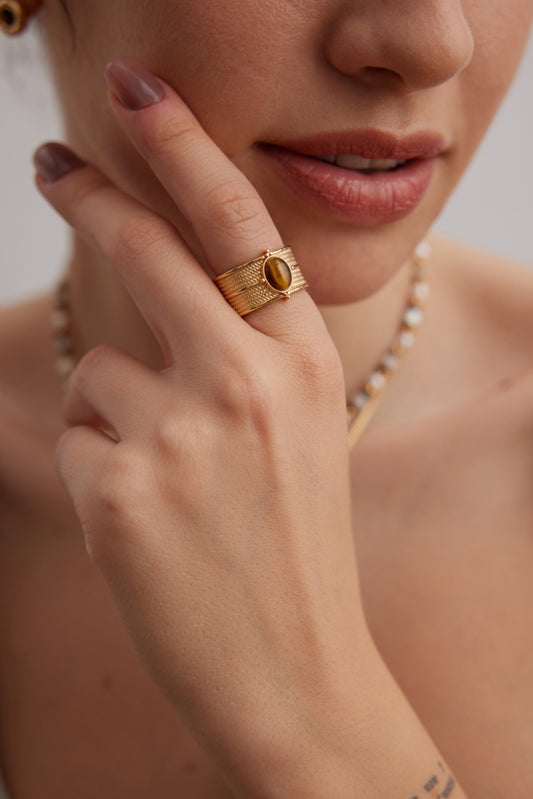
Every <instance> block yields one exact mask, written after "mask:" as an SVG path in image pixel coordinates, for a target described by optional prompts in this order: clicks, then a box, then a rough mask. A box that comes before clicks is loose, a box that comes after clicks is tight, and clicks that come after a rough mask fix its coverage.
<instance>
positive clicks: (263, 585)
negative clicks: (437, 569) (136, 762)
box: [37, 64, 369, 783]
mask: <svg viewBox="0 0 533 799" xmlns="http://www.w3.org/2000/svg"><path fill="white" fill-rule="evenodd" d="M116 69H118V70H119V72H120V69H122V73H121V74H122V75H124V69H123V68H121V67H120V64H119V66H118V67H117V68H116ZM137 69H138V68H137ZM126 71H127V70H126ZM150 80H151V81H152V82H153V81H154V79H153V77H151V78H150ZM153 85H157V84H153ZM159 86H160V94H161V99H160V100H159V101H157V102H153V103H152V104H150V105H146V106H144V107H143V108H141V109H139V110H131V109H129V108H127V107H126V106H125V105H124V104H123V103H122V102H120V100H119V99H118V98H117V97H116V96H115V95H114V94H113V93H111V94H110V105H111V108H112V110H113V112H114V113H115V116H116V119H117V121H118V123H119V124H120V125H121V127H122V129H123V130H124V132H125V133H126V134H127V135H128V137H129V138H130V140H131V142H132V143H133V144H134V146H135V147H136V148H137V149H138V151H139V153H140V154H141V155H142V156H143V157H144V158H145V159H146V160H147V162H148V164H149V165H150V167H151V169H152V170H153V172H154V173H155V175H156V176H157V177H158V179H159V180H160V181H161V183H162V184H163V186H164V187H165V189H166V190H167V191H168V193H169V194H170V196H171V197H172V199H173V201H174V202H175V204H176V206H177V208H178V210H179V211H180V212H181V213H182V214H183V215H184V217H185V218H186V219H187V220H190V223H191V225H192V229H193V231H194V235H195V236H196V238H197V241H198V244H199V247H200V248H201V251H202V252H203V253H204V254H205V258H206V260H207V262H208V264H209V266H210V267H211V268H212V270H213V272H215V273H221V272H223V271H225V270H227V269H228V268H230V267H232V266H234V265H237V264H239V263H243V262H245V261H247V260H249V259H251V258H254V257H256V256H258V255H259V254H261V253H262V252H264V251H265V249H266V248H267V247H268V248H270V249H271V250H273V249H277V248H279V247H282V246H283V242H282V241H281V239H280V236H279V233H278V231H277V230H276V228H275V226H274V224H273V222H272V220H271V218H270V217H269V215H268V213H267V211H266V209H265V207H264V205H263V203H262V201H261V199H260V197H259V195H258V194H257V193H256V191H255V190H254V188H253V186H251V185H250V183H249V182H248V181H247V179H246V178H245V177H244V176H243V175H242V173H241V172H240V171H239V170H238V169H237V168H236V167H235V166H234V165H233V164H232V162H231V161H230V160H229V159H228V158H227V157H226V156H225V155H224V154H223V153H222V152H221V151H220V150H219V149H218V147H217V146H216V145H215V144H214V143H213V141H212V140H210V138H209V137H208V136H207V134H206V133H205V132H204V131H203V130H202V129H201V127H200V125H199V123H198V122H197V120H196V119H195V117H194V116H193V114H192V113H191V111H190V110H189V109H188V108H187V107H186V105H185V104H184V103H183V101H182V100H181V99H180V98H179V96H178V95H177V94H176V93H175V92H174V91H173V89H172V88H170V87H169V86H168V85H166V84H163V83H160V84H159ZM115 88H116V86H115ZM48 152H50V151H48ZM45 157H46V152H45V151H42V152H41V155H40V156H38V157H37V164H39V163H40V162H42V161H43V159H44V158H45ZM38 185H39V188H40V190H41V191H42V193H43V194H44V195H45V196H46V198H47V199H48V200H49V201H50V202H51V203H52V204H53V205H54V207H55V208H56V209H57V210H58V211H59V212H60V213H61V214H62V215H63V216H64V217H65V219H67V220H68V221H69V222H70V223H71V224H72V225H73V226H74V227H75V229H76V230H77V232H78V234H79V235H80V236H82V237H83V238H84V239H85V240H86V241H87V242H89V243H90V244H91V245H92V246H94V247H96V248H98V249H99V250H100V251H101V253H102V254H103V255H104V256H105V258H106V259H107V260H108V261H109V262H110V263H111V264H112V265H113V266H114V268H116V270H117V271H118V273H119V275H120V277H121V279H122V280H123V282H124V284H125V285H126V287H127V288H128V290H129V291H130V292H131V295H132V296H133V298H134V300H135V302H136V303H137V305H138V307H139V309H140V311H141V312H142V314H143V315H144V316H145V318H146V320H147V321H148V323H149V324H150V326H151V327H152V329H153V331H154V334H155V335H156V337H157V339H158V340H159V342H160V343H161V346H162V349H163V351H164V353H165V355H166V358H167V361H168V366H167V368H166V369H165V370H164V371H163V372H162V373H158V372H156V371H153V370H151V369H150V368H148V367H147V366H145V365H143V364H141V363H140V362H138V361H136V360H135V359H133V358H132V357H130V356H128V355H126V354H125V353H124V352H122V351H120V350H117V349H115V348H112V347H109V346H104V347H99V348H97V349H95V350H92V351H91V352H89V353H88V354H87V355H86V356H85V357H84V358H83V359H82V360H81V362H80V363H79V365H78V366H77V368H76V370H75V372H74V374H73V376H72V379H71V383H70V387H69V390H68V394H67V398H66V405H65V415H66V419H67V421H68V423H69V425H70V429H69V430H68V431H67V432H66V433H65V434H64V435H63V436H62V438H61V440H60V442H59V446H58V461H59V468H60V472H61V475H62V477H63V480H64V482H65V484H66V486H67V489H68V491H69V492H70V494H71V496H72V500H73V502H74V505H75V507H76V510H77V513H78V515H79V518H80V521H81V525H82V527H83V531H84V534H85V539H86V544H87V549H88V552H89V554H90V557H91V558H92V559H93V561H94V562H95V564H96V565H97V567H98V568H99V569H100V570H101V571H102V573H103V575H104V577H105V578H106V580H107V582H108V584H109V586H110V589H111V591H112V594H113V597H114V599H115V601H116V603H117V606H118V608H119V611H120V613H121V615H122V618H123V620H124V624H125V625H126V628H127V630H128V632H129V634H130V636H131V638H132V640H133V642H134V644H135V646H136V648H137V650H138V651H139V653H140V654H141V656H142V658H143V659H144V661H145V663H146V664H147V667H148V668H149V670H150V672H151V674H152V675H153V676H154V678H155V679H156V681H157V682H158V683H159V684H160V685H161V687H162V688H163V689H164V690H165V692H166V693H167V695H168V696H169V697H170V699H171V701H172V702H173V703H174V704H175V706H176V708H177V709H178V710H179V712H180V713H181V714H182V716H183V717H184V719H185V720H186V722H188V723H189V725H190V726H191V728H192V729H193V730H195V731H196V733H197V734H198V735H199V736H200V737H201V739H202V740H203V741H204V742H205V743H206V745H207V746H208V747H210V749H211V750H212V752H213V753H214V754H215V755H216V756H218V757H219V758H220V760H221V762H222V764H223V765H224V766H225V767H226V768H227V769H228V771H229V772H230V773H231V774H232V776H233V777H234V778H235V779H236V781H237V782H239V781H241V782H242V783H244V782H246V781H247V780H248V779H252V781H253V779H254V778H253V777H251V776H250V774H249V771H250V770H252V771H254V769H257V768H260V766H259V765H258V763H259V762H260V763H261V764H262V766H261V767H263V768H265V769H267V768H270V767H272V765H273V764H276V765H279V763H280V762H281V761H282V760H283V758H284V757H285V753H286V748H285V747H289V744H290V746H292V747H294V746H295V745H296V746H300V745H301V746H302V747H304V743H303V742H304V741H305V737H306V734H307V732H306V731H311V732H309V734H310V735H311V734H312V735H316V734H319V735H320V736H322V737H323V739H324V745H328V736H329V735H330V733H332V732H333V730H335V729H336V728H335V726H334V724H333V723H332V724H329V723H328V718H327V716H328V713H329V714H337V716H336V721H335V723H337V721H338V719H339V718H340V716H339V713H341V712H342V711H341V705H342V701H341V697H342V694H343V688H342V684H343V681H345V680H346V681H353V679H354V675H355V674H356V671H355V669H357V668H358V667H359V661H358V659H359V658H362V657H363V653H364V651H366V650H367V648H368V647H369V636H368V633H367V629H366V625H365V620H364V615H363V611H362V607H361V602H360V595H359V585H358V576H357V568H356V561H355V554H354V550H353V543H352V531H351V514H350V491H349V473H348V447H347V429H346V408H345V394H344V381H343V374H342V369H341V364H340V360H339V358H338V354H337V352H336V350H335V348H334V345H333V343H332V341H331V339H330V337H329V335H328V333H327V330H326V328H325V326H324V324H323V321H322V318H321V316H320V314H319V312H318V310H317V308H316V306H315V305H314V303H313V302H312V300H311V298H310V296H309V295H308V294H307V292H306V291H299V292H297V293H296V294H295V295H294V296H293V297H292V298H291V299H290V301H283V300H280V301H276V302H274V303H271V304H270V305H268V306H266V307H264V308H262V309H260V310H259V311H255V312H254V313H252V314H250V315H249V316H247V317H246V318H245V319H244V318H240V317H239V316H238V315H237V314H236V313H235V311H234V310H233V309H232V308H231V307H230V306H229V305H228V304H227V303H226V301H225V300H224V299H223V297H222V295H221V294H220V293H219V291H218V289H217V288H216V286H215V285H214V283H213V282H212V280H211V279H210V277H209V276H208V275H207V274H206V272H205V271H204V269H203V268H202V266H201V265H200V263H199V262H198V260H197V259H196V258H195V257H194V256H193V255H192V252H191V249H190V248H189V247H188V246H187V245H186V244H185V242H184V240H183V239H182V237H180V235H179V233H178V232H177V231H176V229H175V228H174V227H173V226H171V225H170V224H169V223H168V222H166V221H164V220H163V219H161V218H160V217H158V216H157V215H155V214H154V213H152V212H151V211H149V210H147V209H146V208H145V207H144V206H142V205H140V204H139V203H138V202H136V201H135V200H133V199H132V198H130V197H128V196H126V195H125V194H123V193H121V192H120V191H118V190H117V189H116V188H115V187H114V186H112V185H111V184H110V183H109V182H108V180H106V178H105V176H104V175H102V174H101V173H100V172H99V171H98V170H97V169H95V168H94V167H92V166H89V165H83V166H81V165H79V168H77V169H75V170H71V171H70V172H68V173H66V174H63V175H62V177H61V178H60V179H58V180H55V181H54V182H47V181H46V180H43V178H42V177H41V178H38ZM302 269H303V272H304V274H305V264H303V265H302ZM126 388H127V390H126ZM106 427H107V429H111V430H112V431H114V433H113V437H110V436H108V435H106V433H105V432H104V430H103V428H106ZM115 439H116V440H115ZM339 686H340V688H339ZM335 702H337V703H338V706H337V707H334V703H335ZM318 730H320V733H317V731H318ZM295 742H297V743H295ZM302 751H304V749H302Z"/></svg>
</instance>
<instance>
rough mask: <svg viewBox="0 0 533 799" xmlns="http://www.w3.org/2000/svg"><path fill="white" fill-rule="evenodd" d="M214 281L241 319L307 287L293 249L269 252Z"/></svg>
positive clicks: (236, 267) (234, 268)
mask: <svg viewBox="0 0 533 799" xmlns="http://www.w3.org/2000/svg"><path fill="white" fill-rule="evenodd" d="M214 282H215V283H216V285H217V286H218V288H219V289H220V291H221V292H222V294H223V296H224V298H225V299H226V300H227V301H228V302H229V304H230V305H231V306H232V308H234V309H235V310H236V311H237V313H238V314H239V316H245V315H246V314H248V313H251V311H255V310H257V308H261V307H262V306H263V305H266V304H267V303H269V302H272V301H273V300H280V299H283V298H285V299H289V298H290V296H291V294H294V292H295V291H299V290H300V289H304V288H306V287H307V285H308V283H307V282H306V280H305V278H304V276H303V275H302V272H301V270H300V267H299V266H298V264H297V262H296V258H295V257H294V254H293V252H292V250H291V248H290V247H283V248H282V249H281V250H274V251H270V250H266V252H264V253H263V254H262V255H260V256H259V257H258V258H254V259H253V260H252V261H247V262H246V263H245V264H241V265H240V266H235V267H233V269H228V271H227V272H224V273H223V274H222V275H218V277H216V278H215V279H214Z"/></svg>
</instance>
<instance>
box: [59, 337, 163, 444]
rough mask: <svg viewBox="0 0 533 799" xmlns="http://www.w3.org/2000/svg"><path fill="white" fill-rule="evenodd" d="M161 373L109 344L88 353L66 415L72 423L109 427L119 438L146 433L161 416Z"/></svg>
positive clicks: (76, 376)
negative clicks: (155, 419)
mask: <svg viewBox="0 0 533 799" xmlns="http://www.w3.org/2000/svg"><path fill="white" fill-rule="evenodd" d="M164 385H165V381H164V380H163V378H162V376H161V375H160V374H159V373H157V372H154V371H153V370H152V369H150V368H148V367H147V366H145V365H144V364H142V363H140V362H139V361H137V360H136V359H135V358H132V357H131V356H130V355H128V354H127V353H125V352H123V351H122V350H119V349H116V348H115V347H111V346H109V345H104V346H101V347H96V348H95V349H92V350H90V352H88V353H87V355H85V356H84V357H83V358H82V359H81V361H80V362H79V364H78V365H77V367H76V369H75V370H74V372H73V374H72V377H71V379H70V381H69V385H68V390H67V394H66V396H65V402H64V408H63V411H64V416H65V419H66V421H67V422H68V423H69V424H70V425H91V426H96V427H101V426H102V424H103V425H104V426H109V427H111V429H112V430H113V431H115V432H116V434H117V436H118V439H119V440H121V441H122V440H124V439H125V438H126V439H127V438H131V437H135V436H136V437H138V436H139V434H145V433H146V431H147V429H148V428H149V427H150V425H151V421H152V420H153V419H154V418H157V417H158V409H159V405H160V404H161V402H162V397H163V396H165V395H166V393H163V388H164Z"/></svg>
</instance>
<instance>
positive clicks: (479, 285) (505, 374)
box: [435, 238, 533, 433]
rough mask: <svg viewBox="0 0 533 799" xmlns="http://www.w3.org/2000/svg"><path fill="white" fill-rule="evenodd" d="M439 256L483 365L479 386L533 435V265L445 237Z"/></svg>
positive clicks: (439, 244)
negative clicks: (502, 403) (504, 405)
mask: <svg viewBox="0 0 533 799" xmlns="http://www.w3.org/2000/svg"><path fill="white" fill-rule="evenodd" d="M435 259H436V266H437V270H439V269H440V270H441V274H446V275H447V280H446V286H447V291H448V292H449V295H450V296H449V300H450V302H449V305H450V307H453V308H456V309H458V311H459V313H460V315H461V318H462V320H463V325H464V328H463V329H464V331H465V335H464V337H463V341H464V344H465V348H466V347H467V346H470V347H472V351H473V355H474V358H475V360H476V361H477V362H478V364H479V366H478V370H476V371H475V375H476V379H477V381H478V384H479V386H480V387H482V386H484V385H486V386H487V391H486V394H487V398H488V399H489V400H490V401H494V402H504V403H505V404H506V408H507V411H508V412H509V413H512V414H513V420H514V422H516V424H518V425H526V426H527V427H529V428H530V429H531V431H532V433H533V265H528V264H527V263H521V262H517V261H514V260H512V259H509V258H506V257H505V256H501V255H494V254H492V253H488V252H485V251H483V250H479V249H475V248H472V247H468V246H465V245H463V244H459V243H456V242H450V241H448V240H443V239H440V238H439V239H436V240H435ZM466 334H467V335H466ZM467 341H468V345H467V343H466V342H467ZM474 358H472V362H471V366H470V368H471V369H474V368H475V366H474ZM484 381H485V382H484ZM491 386H492V388H493V390H492V391H491V390H489V387H491Z"/></svg>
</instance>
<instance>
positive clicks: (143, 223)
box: [109, 212, 174, 264]
mask: <svg viewBox="0 0 533 799" xmlns="http://www.w3.org/2000/svg"><path fill="white" fill-rule="evenodd" d="M173 235H174V231H173V228H172V226H171V225H170V223H169V222H166V221H165V220H164V219H159V218H158V217H155V216H152V215H148V214H146V213H145V212H142V213H139V214H132V216H131V217H130V218H129V219H128V220H127V222H125V223H123V224H122V226H121V228H120V230H119V231H118V233H117V236H116V239H115V241H114V242H113V244H112V246H111V252H110V253H109V256H110V259H111V260H112V261H113V262H114V263H117V264H121V263H129V262H131V261H138V260H140V259H142V258H144V257H146V256H147V254H149V253H152V252H153V251H154V250H158V249H159V248H160V247H161V245H164V244H165V243H167V242H169V241H170V240H171V239H172V238H173Z"/></svg>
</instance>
